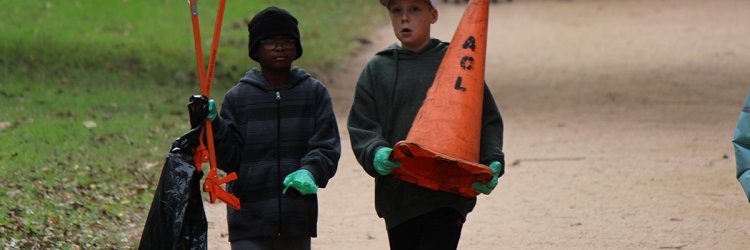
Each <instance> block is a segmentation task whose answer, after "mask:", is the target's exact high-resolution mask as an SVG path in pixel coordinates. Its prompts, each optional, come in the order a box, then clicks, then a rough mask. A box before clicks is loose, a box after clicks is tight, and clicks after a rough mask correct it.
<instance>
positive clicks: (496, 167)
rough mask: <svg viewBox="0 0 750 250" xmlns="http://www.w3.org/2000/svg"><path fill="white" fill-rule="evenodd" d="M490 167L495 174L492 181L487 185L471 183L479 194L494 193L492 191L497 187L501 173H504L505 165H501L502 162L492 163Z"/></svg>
mask: <svg viewBox="0 0 750 250" xmlns="http://www.w3.org/2000/svg"><path fill="white" fill-rule="evenodd" d="M489 167H490V169H492V173H493V174H494V175H493V176H492V180H490V181H489V182H487V183H480V182H474V183H471V187H473V188H474V190H476V191H477V192H478V193H483V194H490V193H492V190H493V189H495V187H496V186H497V178H498V177H500V172H502V169H503V164H500V162H498V161H493V162H492V163H490V166H489Z"/></svg>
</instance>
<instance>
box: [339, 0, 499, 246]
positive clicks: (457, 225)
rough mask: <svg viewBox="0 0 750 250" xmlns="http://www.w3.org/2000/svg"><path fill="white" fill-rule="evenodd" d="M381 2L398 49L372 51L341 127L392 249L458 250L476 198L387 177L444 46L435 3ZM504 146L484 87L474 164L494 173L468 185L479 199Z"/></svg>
mask: <svg viewBox="0 0 750 250" xmlns="http://www.w3.org/2000/svg"><path fill="white" fill-rule="evenodd" d="M379 2H380V4H381V5H383V6H385V7H386V8H387V9H388V15H389V18H390V21H391V25H392V28H393V32H394V35H395V36H396V38H397V39H398V40H399V42H400V43H399V44H393V45H391V46H389V47H388V48H386V49H385V50H383V51H380V52H378V53H376V54H375V56H374V57H373V58H372V59H370V61H369V62H368V63H367V65H366V66H365V68H364V70H363V71H362V73H361V74H360V77H359V80H358V81H357V88H356V91H355V94H354V102H353V104H352V108H351V111H350V113H349V119H348V124H347V126H348V129H349V136H350V139H351V144H352V149H353V151H354V154H355V156H356V157H357V161H358V162H359V164H360V165H361V166H362V168H363V169H364V170H365V172H367V173H368V174H369V175H370V176H372V177H374V178H375V209H376V211H377V214H378V216H379V217H382V218H383V219H384V220H385V225H386V228H387V230H388V240H389V244H390V248H391V249H456V248H457V247H458V242H459V239H460V237H461V229H462V227H463V223H464V221H465V220H466V216H467V215H468V213H469V212H471V210H472V209H473V208H474V206H475V205H476V201H477V200H476V198H467V197H464V196H461V195H458V194H455V193H449V192H442V191H435V190H431V189H427V188H423V187H421V186H417V185H415V184H412V183H409V182H404V181H402V180H399V179H396V178H394V177H393V176H392V175H391V174H390V173H391V171H393V170H394V169H395V168H398V167H400V166H401V163H400V162H395V161H391V160H390V154H391V152H392V147H393V145H395V144H396V143H397V142H398V141H402V140H404V139H405V138H406V136H407V134H408V132H409V130H410V128H411V125H412V122H413V121H414V118H415V117H416V115H417V112H418V111H419V109H420V107H421V105H422V102H423V100H424V99H425V96H426V94H427V90H428V89H429V88H430V86H431V85H432V81H433V79H434V78H435V73H436V72H437V69H438V66H439V65H440V62H441V61H442V58H443V56H444V55H445V52H446V50H447V48H448V44H447V43H445V42H442V41H440V40H438V39H434V38H431V37H430V27H431V25H432V24H434V23H435V22H436V21H437V19H438V11H437V9H436V8H435V1H430V0H379ZM435 136H436V137H439V136H440V135H439V134H436V135H435ZM502 142H503V122H502V117H501V116H500V112H499V111H498V109H497V105H496V104H495V101H494V99H493V97H492V94H491V93H490V91H489V89H488V88H487V86H485V87H484V97H483V110H482V134H481V142H480V145H481V146H480V151H481V152H480V154H481V157H480V161H482V163H483V164H487V165H490V166H494V167H496V168H497V169H498V171H496V175H495V176H496V177H495V179H494V180H493V181H490V182H489V183H488V184H480V185H475V186H473V187H474V189H475V190H476V191H477V192H479V193H483V194H489V193H490V192H491V191H492V190H493V189H494V188H495V186H496V185H497V179H496V178H497V177H499V176H501V175H502V174H503V172H504V171H503V167H502V166H503V165H504V161H505V159H504V154H503V152H502ZM446 143H450V142H446Z"/></svg>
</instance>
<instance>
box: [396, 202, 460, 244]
mask: <svg viewBox="0 0 750 250" xmlns="http://www.w3.org/2000/svg"><path fill="white" fill-rule="evenodd" d="M463 222H464V218H463V217H461V215H460V214H459V213H458V212H457V211H456V210H455V209H453V208H439V209H436V210H433V211H431V212H428V213H426V214H423V215H420V216H418V217H415V218H413V219H411V220H408V221H406V222H404V223H402V224H401V225H398V226H396V227H394V228H392V229H390V230H388V242H389V244H390V248H391V249H392V250H402V249H409V250H411V249H430V250H432V249H456V248H457V247H458V241H459V239H460V238H461V229H462V228H463Z"/></svg>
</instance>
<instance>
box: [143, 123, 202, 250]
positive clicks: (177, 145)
mask: <svg viewBox="0 0 750 250" xmlns="http://www.w3.org/2000/svg"><path fill="white" fill-rule="evenodd" d="M201 128H202V126H196V127H195V128H193V129H192V130H190V131H189V132H188V133H186V134H184V135H183V136H181V137H180V138H177V139H176V140H175V141H174V143H172V149H171V150H170V151H169V154H167V159H166V162H164V168H163V169H162V172H161V177H160V178H159V186H157V187H156V193H155V194H154V200H153V201H152V202H151V210H149V212H148V218H147V219H146V224H145V225H144V227H143V234H142V235H141V242H140V245H139V246H138V249H207V247H208V246H207V238H208V223H207V221H206V212H205V210H203V200H202V199H201V193H200V180H201V178H202V177H203V173H202V172H196V171H195V164H194V162H193V152H192V149H193V148H194V147H196V146H197V145H198V143H199V142H198V137H199V136H200V129H201Z"/></svg>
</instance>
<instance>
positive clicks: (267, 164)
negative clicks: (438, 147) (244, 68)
mask: <svg viewBox="0 0 750 250" xmlns="http://www.w3.org/2000/svg"><path fill="white" fill-rule="evenodd" d="M247 27H248V33H249V40H250V41H249V43H248V55H249V56H250V58H251V59H252V60H254V61H257V62H258V63H259V64H260V69H257V68H254V69H252V70H250V71H248V72H247V73H245V76H244V77H242V79H241V80H240V82H239V83H237V85H235V86H234V87H232V88H231V89H229V91H227V93H226V94H225V95H224V98H223V101H222V105H221V106H222V107H221V114H220V115H217V111H216V109H215V108H212V107H213V105H207V106H208V107H206V108H203V109H196V110H202V111H203V112H204V113H207V114H203V119H205V117H209V119H212V124H213V127H214V139H215V147H216V157H217V162H218V166H219V168H221V169H222V170H224V171H225V172H227V173H232V172H236V173H237V176H238V179H237V180H236V181H233V182H229V183H228V184H227V191H229V192H231V193H232V194H234V195H235V196H236V197H238V198H239V199H240V202H241V206H240V207H241V209H240V210H234V209H232V208H229V209H228V213H227V222H228V223H229V241H230V242H231V245H232V249H310V248H311V237H316V236H317V220H318V204H317V203H318V202H317V195H316V193H317V189H318V187H321V188H323V187H325V186H326V184H327V183H328V180H329V179H330V178H331V177H333V175H334V174H335V173H336V168H337V164H338V160H339V156H340V154H341V145H340V139H339V131H338V127H337V123H336V117H335V116H334V113H333V108H332V103H331V97H330V95H329V94H328V91H327V89H326V88H325V87H324V86H323V84H322V83H321V82H320V81H318V80H316V79H314V78H312V77H311V76H310V75H309V74H308V73H306V72H305V71H304V70H303V69H301V68H297V67H292V62H293V61H294V60H296V59H297V58H299V57H300V56H302V43H301V42H300V33H299V29H298V28H297V19H296V18H294V17H293V16H292V15H291V14H290V13H289V12H288V11H286V10H283V9H280V8H277V7H268V8H266V9H264V10H262V11H260V12H259V13H258V14H256V15H255V16H254V17H253V19H252V20H251V21H250V22H249V23H248V25H247ZM211 101H212V100H211ZM191 110H193V108H191ZM195 116H198V114H195Z"/></svg>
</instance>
